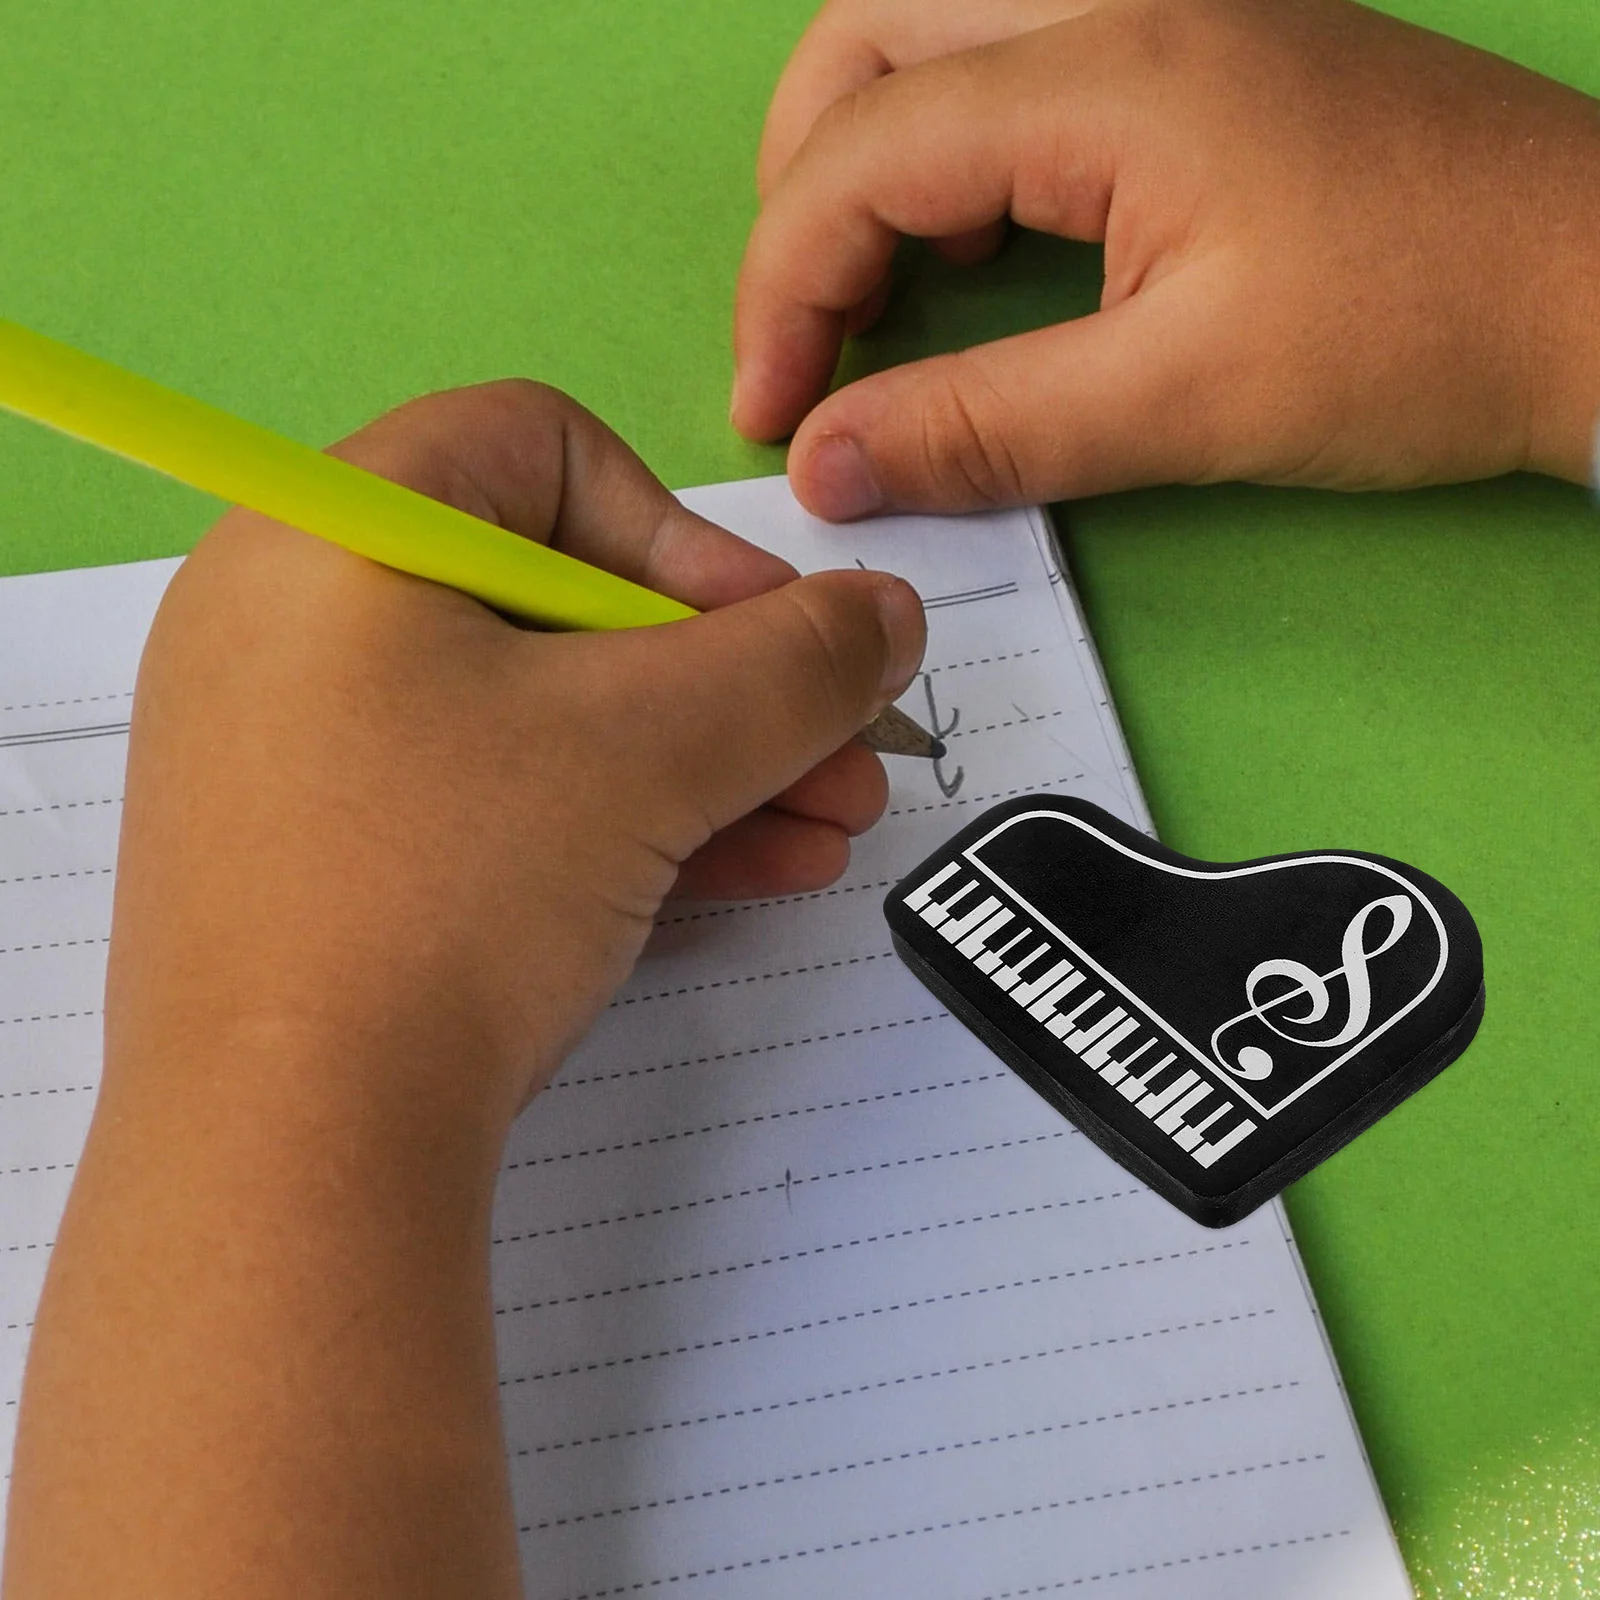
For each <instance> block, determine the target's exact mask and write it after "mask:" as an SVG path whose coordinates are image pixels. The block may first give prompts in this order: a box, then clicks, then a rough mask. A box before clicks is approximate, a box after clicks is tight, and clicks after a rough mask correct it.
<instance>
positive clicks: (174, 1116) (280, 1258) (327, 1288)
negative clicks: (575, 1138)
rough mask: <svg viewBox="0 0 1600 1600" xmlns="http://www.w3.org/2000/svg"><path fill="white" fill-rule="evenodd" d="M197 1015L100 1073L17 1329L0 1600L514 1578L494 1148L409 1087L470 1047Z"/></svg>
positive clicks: (455, 1073) (327, 1592) (504, 1589)
mask: <svg viewBox="0 0 1600 1600" xmlns="http://www.w3.org/2000/svg"><path fill="white" fill-rule="evenodd" d="M239 978H240V981H241V983H244V984H247V983H248V981H249V975H248V974H239ZM199 1031H200V1030H199V1029H196V1030H193V1031H192V1032H191V1033H190V1034H189V1036H188V1037H186V1038H185V1037H178V1038H173V1039H170V1040H169V1041H167V1042H164V1043H163V1042H158V1041H156V1040H144V1041H140V1042H139V1043H137V1044H136V1045H133V1046H131V1048H130V1050H129V1051H124V1052H123V1053H122V1054H121V1055H120V1056H118V1057H116V1058H114V1059H113V1060H111V1061H110V1062H109V1063H108V1075H107V1081H106V1089H105V1093H104V1097H103V1101H102V1104H101V1107H100V1109H99V1112H98V1115H97V1117H96V1122H95V1128H94V1133H93V1136H92V1138H91V1140H90V1143H89V1147H88V1149H87V1150H86V1152H85V1156H84V1160H83V1163H82V1165H81V1168H80V1171H79V1174H78V1178H77V1182H76V1184H75V1187H74V1191H73V1198H72V1202H71V1205H70V1208H69V1212H68V1215H67V1218H66V1221H65V1224H64V1226H63V1229H62V1233H61V1237H60V1239H59V1241H58V1243H57V1260H56V1263H55V1267H54V1270H53V1271H52V1273H51V1277H50V1283H49V1288H48V1292H47V1294H46V1296H45V1299H44V1303H43V1305H42V1307H41V1311H40V1316H39V1321H38V1324H37V1327H36V1330H35V1335H34V1340H35V1344H34V1356H33V1359H32V1361H31V1363H30V1367H29V1372H28V1380H27V1394H26V1401H25V1405H24V1410H23V1414H22V1416H23V1420H22V1429H21V1435H20V1438H19V1441H18V1449H17V1467H16V1478H15V1490H14V1494H13V1499H12V1504H11V1512H10V1536H9V1543H8V1549H7V1560H6V1593H7V1595H8V1596H13V1597H27V1600H44V1597H55V1596H62V1597H65V1596H72V1597H75V1600H76V1597H81V1596H86V1595H110V1594H150V1595H158V1594H159V1595H162V1596H165V1597H170V1600H178V1597H182V1596H186V1595H193V1596H201V1595H204V1596H208V1597H209V1596H215V1595H220V1594H233V1595H249V1596H250V1597H252V1600H279V1597H282V1600H291V1597H293V1600H312V1597H317V1596H329V1597H331V1596H336V1595H337V1596H340V1597H348V1596H351V1595H365V1594H373V1595H376V1594H382V1595H386V1596H396V1597H403V1596H408V1595H415V1596H423V1595H427V1596H438V1595H444V1594H449V1595H452V1596H461V1597H463V1600H480V1597H481V1600H489V1597H511V1596H514V1595H516V1594H518V1593H520V1585H519V1581H518V1571H517V1550H516V1536H515V1527H514V1521H513V1517H512V1514H511V1507H510V1500H509V1494H508V1488H507V1480H506V1472H505V1461H504V1454H503V1448H502V1444H501V1435H500V1424H499V1409H498V1404H499V1401H498V1387H497V1384H496V1369H495V1356H494V1346H493V1337H492V1318H491V1316H490V1314H489V1301H488V1295H489V1288H488V1269H487V1241H488V1232H489V1229H488V1208H489V1204H490V1197H491V1193H492V1187H493V1179H494V1172H495V1167H496V1156H497V1147H498V1139H497V1137H495V1136H493V1134H492V1133H491V1130H490V1129H489V1128H488V1127H487V1126H486V1123H487V1119H486V1118H484V1117H482V1116H479V1117H477V1118H476V1119H473V1118H470V1117H465V1116H463V1108H462V1105H461V1103H460V1096H459V1095H456V1094H453V1093H450V1092H448V1091H446V1092H440V1093H431V1094H430V1093H428V1092H427V1087H426V1086H427V1085H429V1084H435V1085H439V1086H441V1087H444V1086H449V1085H450V1084H451V1083H452V1081H459V1079H460V1077H461V1076H462V1075H463V1071H465V1073H468V1074H470V1072H471V1070H472V1068H471V1064H470V1063H468V1062H465V1061H463V1060H461V1059H459V1058H458V1057H457V1054H456V1045H455V1042H454V1041H451V1040H449V1039H447V1038H440V1039H439V1040H437V1041H434V1042H429V1041H423V1040H418V1039H416V1038H415V1037H412V1038H410V1039H409V1040H407V1039H401V1038H396V1037H387V1038H386V1037H382V1036H381V1035H379V1036H372V1037H368V1038H361V1037H353V1036H351V1035H349V1034H347V1033H341V1032H338V1031H334V1030H331V1029H329V1030H326V1031H324V1030H320V1029H317V1028H315V1027H313V1028H309V1029H308V1028H301V1027H297V1028H294V1029H292V1030H290V1029H284V1028H279V1027H275V1026H273V1025H272V1024H271V1023H269V1022H268V1021H267V1020H266V1019H262V1018H241V1019H240V1021H239V1024H238V1025H237V1026H236V1027H235V1028H234V1030H233V1032H232V1034H231V1036H230V1037H226V1038H216V1037H212V1038H207V1039H204V1040H201V1039H200V1038H199V1037H198V1036H197V1035H198V1033H199ZM402 1083H403V1084H405V1085H407V1090H406V1092H405V1093H403V1094H402V1093H397V1092H387V1091H386V1090H385V1089H384V1088H383V1087H382V1086H384V1085H386V1084H392V1085H395V1086H396V1087H398V1086H399V1085H400V1084H402Z"/></svg>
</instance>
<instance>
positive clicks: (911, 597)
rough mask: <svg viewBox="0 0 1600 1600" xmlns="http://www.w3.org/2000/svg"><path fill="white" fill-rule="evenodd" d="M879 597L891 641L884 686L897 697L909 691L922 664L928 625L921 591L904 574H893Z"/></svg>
mask: <svg viewBox="0 0 1600 1600" xmlns="http://www.w3.org/2000/svg"><path fill="white" fill-rule="evenodd" d="M875 598H876V600H877V602H878V617H879V620H880V621H881V622H882V624H883V633H884V637H885V638H886V639H887V640H888V642H889V654H888V657H887V659H886V660H885V662H884V668H883V682H882V684H881V685H880V687H881V689H882V690H883V693H884V695H885V696H886V697H887V698H888V699H890V700H894V699H897V698H898V697H899V696H900V695H902V694H904V693H905V691H906V686H907V685H908V684H909V683H910V682H911V680H912V679H913V678H914V677H916V675H917V668H918V667H920V666H921V665H922V652H923V648H924V647H925V646H926V644H927V642H928V625H927V621H926V619H925V618H924V616H923V612H922V601H921V599H920V597H919V596H918V594H917V591H916V590H915V589H913V588H912V587H911V585H910V584H909V583H907V582H906V581H905V580H904V579H903V578H890V579H888V580H887V581H886V582H884V583H882V584H880V585H879V587H878V592H877V595H876V596H875Z"/></svg>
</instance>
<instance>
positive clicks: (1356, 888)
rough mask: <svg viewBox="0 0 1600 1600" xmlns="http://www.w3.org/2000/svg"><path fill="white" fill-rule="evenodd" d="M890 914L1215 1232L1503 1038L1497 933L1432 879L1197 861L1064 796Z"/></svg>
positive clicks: (1386, 868)
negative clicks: (1480, 1041) (1487, 961)
mask: <svg viewBox="0 0 1600 1600" xmlns="http://www.w3.org/2000/svg"><path fill="white" fill-rule="evenodd" d="M884 910H885V914H886V915H887V917H888V920H889V927H890V930H891V932H892V933H893V935H894V943H895V948H896V949H897V950H898V951H899V953H900V955H901V957H902V958H903V959H904V960H905V962H906V964H907V966H909V967H910V968H911V970H912V971H913V972H914V973H916V975H917V976H918V977H919V978H920V979H921V980H922V981H923V983H925V984H926V985H927V986H928V988H929V989H931V990H932V991H933V993H934V994H935V995H937V996H938V998H939V999H940V1000H941V1001H943V1002H944V1004H945V1005H946V1006H948V1007H949V1009H950V1010H951V1012H952V1013H954V1015H955V1016H956V1017H958V1018H959V1019H960V1020H961V1021H962V1022H964V1023H965V1024H966V1025H967V1027H969V1028H970V1029H971V1030H972V1031H973V1032H974V1033H975V1034H977V1036H978V1037H979V1038H980V1039H982V1040H983V1041H984V1043H985V1044H987V1045H988V1046H989V1047H990V1048H991V1049H992V1050H993V1051H994V1052H995V1054H996V1055H998V1056H999V1057H1000V1058H1001V1059H1002V1060H1003V1061H1005V1062H1007V1063H1008V1064H1009V1065H1010V1066H1011V1067H1012V1068H1014V1069H1015V1071H1016V1072H1017V1073H1018V1074H1020V1076H1021V1077H1023V1078H1024V1079H1025V1080H1026V1081H1027V1082H1028V1083H1030V1084H1031V1085H1032V1086H1033V1087H1034V1088H1035V1089H1036V1090H1038V1092H1039V1093H1040V1094H1041V1095H1043V1096H1044V1098H1045V1099H1046V1100H1048V1101H1049V1102H1050V1104H1051V1105H1053V1106H1054V1107H1055V1108H1056V1109H1057V1110H1058V1111H1060V1112H1061V1113H1062V1114H1063V1115H1064V1116H1066V1117H1067V1118H1068V1119H1070V1120H1071V1121H1072V1122H1073V1123H1075V1124H1076V1125H1077V1126H1078V1127H1079V1128H1081V1129H1082V1130H1083V1132H1084V1133H1086V1134H1087V1135H1088V1136H1089V1137H1090V1138H1091V1139H1093V1140H1094V1141H1095V1143H1096V1144H1098V1145H1099V1146H1100V1147H1101V1149H1103V1150H1105V1151H1106V1152H1107V1154H1109V1155H1110V1156H1112V1157H1113V1158H1114V1159H1115V1160H1117V1161H1119V1162H1121V1163H1122V1165H1123V1166H1125V1167H1126V1168H1128V1169H1129V1171H1131V1172H1134V1173H1136V1174H1137V1175H1138V1176H1139V1177H1141V1178H1142V1179H1144V1181H1145V1182H1146V1183H1148V1184H1149V1185H1150V1187H1151V1188H1152V1189H1154V1190H1156V1192H1157V1193H1158V1194H1161V1195H1164V1196H1165V1197H1166V1198H1167V1199H1168V1200H1170V1201H1171V1202H1172V1203H1173V1204H1174V1205H1175V1206H1177V1207H1178V1208H1179V1209H1180V1210H1182V1211H1185V1212H1187V1213H1188V1214H1189V1215H1190V1216H1191V1217H1193V1218H1195V1220H1196V1221H1198V1222H1203V1223H1205V1224H1207V1225H1208V1226H1210V1227H1223V1226H1225V1225H1226V1224H1228V1223H1231V1222H1236V1221H1237V1220H1238V1219H1239V1218H1240V1217H1243V1216H1245V1215H1246V1214H1247V1213H1249V1212H1251V1211H1253V1210H1254V1209H1255V1208H1256V1207H1257V1206H1259V1205H1261V1204H1262V1203H1263V1202H1264V1201H1266V1200H1269V1199H1271V1198H1272V1196H1273V1195H1275V1194H1277V1193H1278V1192H1279V1190H1281V1189H1282V1188H1283V1187H1284V1186H1285V1185H1286V1184H1289V1183H1292V1182H1293V1181H1294V1180H1295V1179H1296V1178H1298V1177H1300V1176H1302V1175H1303V1174H1304V1173H1306V1172H1308V1171H1310V1169H1311V1168H1312V1167H1314V1166H1315V1165H1316V1164H1317V1163H1318V1162H1319V1161H1321V1160H1323V1159H1324V1158H1325V1157H1326V1156H1330V1155H1332V1154H1333V1152H1334V1151H1335V1150H1337V1149H1339V1148H1340V1147H1341V1146H1342V1145H1344V1144H1347V1143H1348V1142H1349V1141H1350V1140H1351V1139H1353V1138H1354V1137H1355V1136H1356V1135H1357V1134H1358V1133H1360V1132H1361V1131H1362V1130H1363V1129H1365V1128H1368V1127H1370V1126H1371V1125H1372V1124H1373V1123H1374V1122H1376V1121H1377V1120H1378V1118H1379V1117H1381V1116H1383V1115H1384V1113H1385V1112H1388V1111H1390V1110H1392V1109H1393V1108H1394V1107H1395V1106H1397V1105H1398V1104H1399V1103H1400V1102H1401V1101H1402V1100H1403V1099H1405V1097H1406V1096H1407V1095H1409V1094H1411V1093H1412V1092H1413V1091H1414V1090H1416V1089H1419V1088H1421V1086H1422V1085H1423V1084H1424V1083H1426V1082H1427V1081H1428V1080H1429V1079H1430V1078H1431V1077H1433V1076H1434V1074H1435V1073H1437V1072H1439V1071H1440V1070H1441V1069H1442V1068H1444V1067H1446V1066H1448V1065H1449V1063H1450V1062H1452V1061H1453V1060H1455V1058H1456V1057H1457V1056H1458V1055H1460V1054H1461V1052H1462V1051H1463V1050H1465V1049H1466V1047H1467V1045H1468V1044H1469V1043H1470V1042H1471V1040H1472V1036H1473V1034H1474V1033H1476V1032H1477V1028H1478V1023H1479V1020H1480V1019H1481V1018H1482V1016H1483V949H1482V945H1481V944H1480V942H1479V939H1478V930H1477V927H1476V926H1475V925H1474V923H1473V921H1472V917H1471V916H1470V915H1469V914H1468V912H1467V908H1466V907H1465V906H1464V905H1462V903H1461V902H1460V901H1459V900H1458V899H1456V897H1455V896H1454V895H1453V894H1451V893H1450V891H1449V890H1448V889H1446V888H1445V887H1444V886H1443V885H1442V884H1440V883H1437V882H1435V881H1434V880H1433V879H1432V878H1430V877H1428V876H1427V875H1426V874H1425V873H1422V872H1418V871H1417V870H1416V868H1415V867H1408V866H1406V865H1405V864H1404V863H1403V862H1399V861H1390V860H1388V859H1386V858H1385V857H1383V856H1374V855H1367V854H1364V853H1363V852H1361V851H1357V850H1322V851H1312V852H1307V853H1304V854H1297V855H1286V856H1268V857H1264V858H1263V859H1261V860H1259V861H1242V862H1235V863H1231V864H1217V863H1213V862H1208V861H1195V860H1192V859H1191V858H1190V857H1188V856H1181V855H1179V854H1178V853H1177V852H1176V851H1174V850H1168V849H1166V848H1165V847H1164V846H1162V845H1160V844H1157V843H1156V842H1155V841H1154V840H1152V839H1149V838H1147V837H1146V836H1145V835H1144V834H1142V833H1140V832H1139V831H1138V830H1137V829H1135V828H1131V827H1129V826H1128V825H1127V824H1126V823H1123V822H1119V821H1118V820H1117V819H1116V818H1115V817H1113V816H1111V815H1110V814H1109V813H1108V812H1105V811H1103V810H1101V809H1100V807H1098V806H1094V805H1090V804H1089V803H1088V802H1087V801H1083V800H1075V799H1071V798H1065V797H1061V796H1055V795H1032V796H1028V797H1025V798H1023V799H1019V800H1008V801H1007V802H1005V804H1003V805H999V806H995V807H994V808H993V809H992V810H990V811H987V812H985V813H984V814H983V815H982V816H981V817H979V818H978V820H977V821H976V822H974V823H972V825H971V826H970V827H967V828H965V829H963V830H962V832H960V833H959V834H957V835H956V836H955V838H953V839H951V840H950V841H949V843H948V844H946V845H945V846H944V847H943V848H942V849H940V850H938V851H937V852H935V854H933V855H932V856H930V857H929V858H928V859H927V860H926V861H924V862H923V863H922V865H921V866H920V867H918V868H917V869H916V871H915V872H913V873H911V874H910V876H908V877H907V878H905V879H904V880H902V881H901V882H900V883H899V884H898V885H896V887H895V888H894V889H893V890H892V891H891V892H890V894H889V896H888V898H887V900H886V901H885V902H884Z"/></svg>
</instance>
